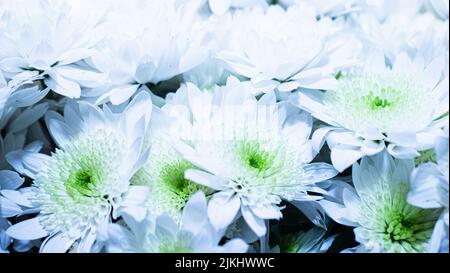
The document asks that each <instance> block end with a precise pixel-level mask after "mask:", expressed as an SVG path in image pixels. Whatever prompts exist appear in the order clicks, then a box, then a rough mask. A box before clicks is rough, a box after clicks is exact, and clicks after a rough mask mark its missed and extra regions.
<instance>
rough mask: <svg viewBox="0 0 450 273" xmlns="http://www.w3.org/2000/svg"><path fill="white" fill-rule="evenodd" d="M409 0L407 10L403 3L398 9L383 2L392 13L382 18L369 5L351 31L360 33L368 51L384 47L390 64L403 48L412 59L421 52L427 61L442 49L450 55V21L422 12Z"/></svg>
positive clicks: (382, 7) (353, 23) (351, 25)
mask: <svg viewBox="0 0 450 273" xmlns="http://www.w3.org/2000/svg"><path fill="white" fill-rule="evenodd" d="M407 2H408V4H407V5H408V6H409V8H407V9H405V8H404V7H405V5H404V4H403V5H399V6H398V7H397V8H394V7H389V6H387V7H386V6H383V5H381V7H380V11H382V12H386V11H389V14H391V16H387V18H386V19H383V20H380V19H379V18H377V16H375V15H374V14H373V13H371V12H370V11H371V10H372V9H370V8H367V12H366V13H361V14H358V15H357V17H355V18H354V20H352V21H351V22H352V23H349V24H350V26H349V28H348V31H350V32H352V33H355V35H357V36H359V38H360V40H361V41H362V44H363V45H364V49H365V51H367V52H369V54H370V52H372V51H374V50H383V51H384V54H385V55H386V57H387V58H388V60H389V62H391V63H393V62H394V61H395V57H396V56H397V54H399V53H401V52H402V51H406V52H408V54H409V55H410V56H411V57H413V58H414V57H415V56H416V54H417V51H419V52H420V54H421V55H423V57H424V58H425V62H427V63H428V62H430V61H432V59H434V58H436V57H437V56H439V55H442V54H443V52H447V53H446V54H447V55H448V22H443V21H440V20H438V19H436V18H435V17H434V16H433V15H432V14H430V13H419V12H418V9H419V7H420V6H418V4H417V3H415V1H407ZM409 2H412V3H409ZM375 3H378V2H375ZM399 3H401V1H388V3H387V4H388V5H389V4H393V5H394V6H395V5H397V4H399ZM355 16H356V15H355ZM411 18H413V20H412V19H411ZM404 22H409V23H408V27H407V28H399V27H398V26H399V25H401V24H404ZM442 51H443V52H442Z"/></svg>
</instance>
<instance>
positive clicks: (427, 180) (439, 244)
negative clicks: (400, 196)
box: [408, 126, 449, 252]
mask: <svg viewBox="0 0 450 273" xmlns="http://www.w3.org/2000/svg"><path fill="white" fill-rule="evenodd" d="M434 151H435V155H436V158H435V160H436V161H435V162H433V161H431V162H428V163H424V164H421V165H419V166H418V167H417V168H416V169H414V171H413V173H412V177H411V183H412V185H411V192H410V193H409V195H408V202H409V203H411V204H413V205H415V206H417V207H420V208H424V209H430V208H445V210H444V212H443V213H442V215H441V217H440V218H439V220H438V222H437V223H436V226H435V228H434V231H433V236H432V238H431V243H430V245H429V247H428V249H427V251H428V252H448V238H449V237H448V236H449V234H448V227H449V220H448V205H449V202H448V184H449V183H448V181H449V173H448V172H449V156H448V155H449V152H448V126H447V127H446V137H440V138H438V139H437V141H436V146H435V149H434ZM432 160H433V159H432Z"/></svg>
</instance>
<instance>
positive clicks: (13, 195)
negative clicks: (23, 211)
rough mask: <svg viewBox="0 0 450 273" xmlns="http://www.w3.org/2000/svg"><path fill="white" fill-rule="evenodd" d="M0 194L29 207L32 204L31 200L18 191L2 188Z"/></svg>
mask: <svg viewBox="0 0 450 273" xmlns="http://www.w3.org/2000/svg"><path fill="white" fill-rule="evenodd" d="M1 194H2V195H3V196H5V197H6V198H8V199H9V200H12V201H14V202H15V203H16V204H18V205H20V206H24V207H28V208H31V207H33V205H32V204H31V202H30V201H29V200H28V199H27V198H26V197H25V195H23V194H22V193H21V192H20V191H14V190H2V191H1Z"/></svg>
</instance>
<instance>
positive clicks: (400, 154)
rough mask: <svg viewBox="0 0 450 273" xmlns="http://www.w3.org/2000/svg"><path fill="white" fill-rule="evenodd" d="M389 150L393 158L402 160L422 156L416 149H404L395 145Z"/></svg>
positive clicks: (389, 147) (390, 145)
mask: <svg viewBox="0 0 450 273" xmlns="http://www.w3.org/2000/svg"><path fill="white" fill-rule="evenodd" d="M387 150H388V152H389V154H391V155H392V156H393V157H396V158H400V159H411V158H414V157H417V156H420V154H419V152H417V150H416V149H414V148H409V147H402V146H398V145H395V144H389V145H388V149H387Z"/></svg>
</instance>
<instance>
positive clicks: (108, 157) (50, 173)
mask: <svg viewBox="0 0 450 273" xmlns="http://www.w3.org/2000/svg"><path fill="white" fill-rule="evenodd" d="M151 106H152V104H151V100H150V97H149V95H148V94H146V93H140V94H138V95H137V96H136V97H135V99H134V100H133V101H132V102H131V103H130V105H129V106H128V107H127V108H126V110H124V112H123V113H120V114H114V113H112V112H111V110H110V109H109V108H108V107H106V106H105V107H104V108H103V110H100V109H99V108H97V107H95V106H93V105H91V104H88V103H86V102H79V103H75V102H68V103H67V105H66V107H65V108H64V117H62V116H61V115H59V114H58V113H56V112H49V113H48V114H47V115H46V123H47V126H48V128H49V131H50V133H51V135H52V137H53V139H54V141H55V142H56V143H57V145H58V147H59V148H58V149H56V151H55V152H54V153H52V155H51V156H48V155H45V154H41V153H38V151H15V152H11V153H9V154H8V155H7V159H8V162H9V163H10V164H11V165H12V166H13V167H14V168H15V169H16V170H17V171H18V172H19V173H21V174H23V175H24V176H28V177H30V178H32V179H33V180H34V181H33V185H32V187H28V188H23V189H21V190H20V191H15V192H9V194H8V196H6V197H7V198H8V199H9V200H11V201H14V202H16V204H19V205H22V206H25V207H28V209H29V210H30V212H33V213H35V212H39V214H38V215H37V216H36V217H34V218H31V219H29V220H25V221H22V222H19V223H17V224H15V225H13V226H11V227H10V228H9V229H8V230H7V234H8V235H9V236H11V237H13V238H16V239H19V240H34V239H39V238H43V237H47V239H46V240H45V241H44V243H43V244H42V246H41V251H43V252H65V251H67V250H68V249H69V248H70V247H71V246H72V245H74V243H76V249H75V251H78V252H88V251H91V250H92V251H95V249H96V245H95V242H96V238H97V237H98V236H100V235H102V228H104V227H105V226H106V225H107V224H108V222H109V221H110V213H111V210H112V209H113V208H114V207H116V206H117V205H118V204H120V202H121V198H122V195H123V194H124V193H125V192H126V191H127V190H128V188H129V180H130V179H131V177H132V175H133V174H134V173H135V172H136V171H137V169H139V167H140V166H141V164H143V163H144V162H145V160H146V155H147V153H146V152H144V153H142V154H141V151H142V146H143V136H144V135H145V130H146V127H147V124H148V122H149V118H150V112H151ZM2 194H3V195H5V194H4V192H2Z"/></svg>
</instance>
